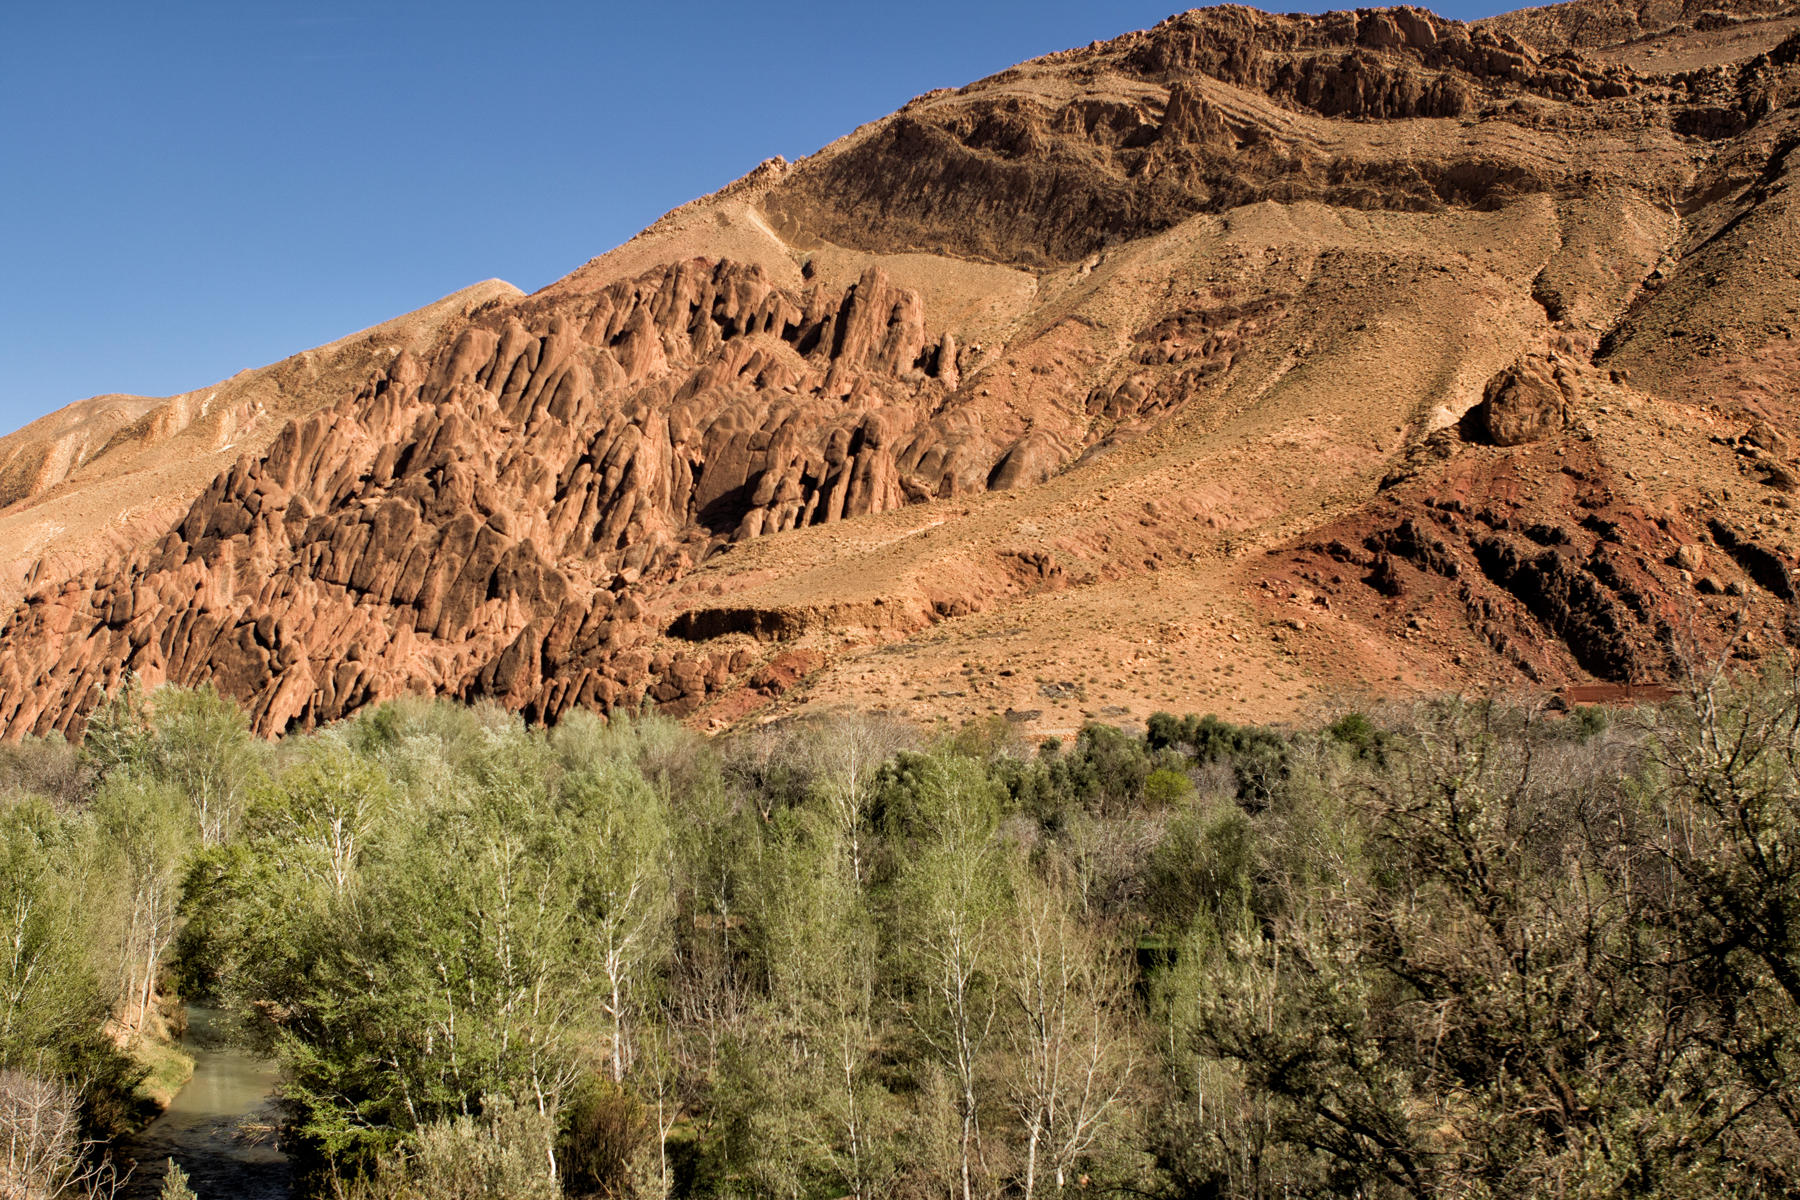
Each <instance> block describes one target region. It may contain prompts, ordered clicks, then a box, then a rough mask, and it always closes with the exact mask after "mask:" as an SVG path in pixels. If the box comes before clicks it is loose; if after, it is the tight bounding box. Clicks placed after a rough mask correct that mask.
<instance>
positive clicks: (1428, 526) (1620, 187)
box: [0, 0, 1800, 734]
mask: <svg viewBox="0 0 1800 1200" xmlns="http://www.w3.org/2000/svg"><path fill="white" fill-rule="evenodd" d="M1797 15H1800V14H1797V13H1796V12H1795V11H1792V10H1786V9H1777V8H1771V7H1767V6H1764V5H1760V4H1757V3H1745V4H1740V5H1739V6H1737V7H1735V8H1732V9H1730V10H1724V9H1715V8H1707V9H1704V10H1701V9H1697V8H1682V7H1678V6H1675V5H1672V4H1663V5H1655V4H1646V5H1644V6H1643V7H1641V8H1634V7H1630V6H1627V5H1624V4H1620V3H1611V2H1607V3H1596V2H1594V0H1577V2H1576V3H1575V4H1570V5H1563V6H1559V7H1557V8H1552V9H1540V10H1529V11H1526V12H1522V13H1517V14H1511V15H1509V16H1506V17H1501V18H1497V19H1495V20H1492V21H1488V22H1483V23H1478V24H1476V25H1464V24H1460V23H1457V22H1453V21H1446V20H1443V19H1441V18H1438V17H1435V16H1433V15H1431V14H1429V13H1427V12H1424V11H1423V10H1419V9H1411V8H1397V9H1382V10H1361V11H1358V12H1355V13H1332V14H1327V15H1324V16H1318V17H1311V16H1272V15H1268V14H1264V13H1261V12H1258V11H1255V10H1252V9H1245V8H1236V7H1226V8H1214V9H1205V10H1196V11H1194V12H1190V13H1187V14H1183V15H1181V16H1177V17H1173V18H1171V19H1170V20H1168V21H1166V22H1164V23H1163V24H1161V25H1159V26H1157V27H1156V28H1154V29H1151V30H1147V31H1144V32H1139V33H1132V34H1127V35H1125V36H1123V37H1120V38H1118V39H1115V40H1113V41H1110V42H1104V43H1096V44H1094V45H1092V46H1089V47H1086V48H1084V49H1080V50H1072V51H1067V52H1063V53H1059V54H1053V55H1050V56H1047V57H1045V58H1042V59H1037V60H1034V61H1032V62H1028V63H1025V64H1022V65H1020V66H1018V67H1015V68H1012V69H1010V70H1008V71H1004V72H1001V73H1000V74H999V75H996V76H993V77H991V78H989V79H985V80H982V81H979V82H977V83H975V84H971V85H970V86H968V87H966V88H961V89H957V90H954V91H942V92H936V93H932V94H929V95H926V96H923V97H920V98H919V99H917V100H915V101H913V102H911V103H910V104H908V105H907V106H906V107H904V108H903V109H901V110H900V111H899V112H897V113H894V114H893V115H891V116H889V117H886V118H883V119H882V120H879V121H876V122H873V123H871V124H870V125H867V126H864V127H863V128H861V129H858V130H856V131H855V132H853V133H851V134H850V135H848V136H846V137H845V138H843V139H841V140H840V141H838V142H836V143H834V144H832V145H831V146H828V147H826V148H825V149H824V150H822V151H820V152H819V153H818V154H816V155H814V156H812V157H811V158H808V159H806V160H805V161H803V162H800V163H797V164H793V165H789V164H786V163H783V162H780V161H779V160H772V161H770V162H768V163H765V164H763V166H761V167H759V168H758V169H757V170H756V171H754V172H752V173H751V174H750V175H748V176H746V177H745V178H744V179H741V180H739V181H738V182H736V183H734V184H732V185H730V186H729V187H727V188H725V189H723V190H722V191H720V192H718V193H716V194H714V195H712V196H710V197H707V198H705V199H703V200H700V201H696V202H695V203H693V204H690V205H687V206H685V207H684V208H682V209H678V210H676V211H675V212H673V213H671V214H669V215H668V216H667V217H665V218H664V219H663V220H662V221H660V222H658V223H657V224H656V225H654V226H652V227H651V228H650V229H648V230H646V231H645V232H644V233H643V234H641V235H639V236H638V237H637V238H635V239H633V240H632V241H631V242H629V243H627V244H626V245H624V246H622V247H620V248H618V249H617V250H614V251H612V252H610V253H608V254H605V255H603V256H601V257H600V258H597V259H595V260H593V261H591V262H589V263H588V264H586V265H585V266H583V267H581V268H580V269H578V270H576V271H575V272H573V273H572V274H571V275H569V276H568V277H566V278H565V279H563V280H561V281H559V282H557V283H556V284H553V285H551V286H550V287H549V288H546V289H544V290H543V291H542V292H540V293H538V294H536V295H533V296H528V297H496V298H494V299H492V300H490V301H489V302H487V303H485V304H483V305H481V306H480V307H478V308H475V309H474V310H473V311H470V312H469V313H468V314H467V315H466V316H464V317H462V318H460V319H458V320H456V321H452V322H447V323H446V324H445V325H444V326H443V331H442V334H441V336H439V337H437V338H435V339H428V340H430V341H432V342H433V344H430V345H427V344H424V343H420V344H417V345H415V346H412V347H409V348H406V349H401V350H398V351H397V352H396V353H393V354H390V355H388V356H386V360H385V361H383V362H381V363H380V367H379V369H378V370H374V371H372V372H367V373H365V374H364V376H363V377H362V378H359V379H358V380H357V381H356V382H355V383H354V384H347V383H346V384H341V385H340V384H338V383H335V382H334V383H332V384H331V385H330V386H324V385H321V386H319V387H317V388H315V389H313V390H312V391H310V392H309V395H313V396H317V397H318V398H319V400H320V405H319V407H317V408H316V411H311V412H310V415H299V416H297V418H296V419H295V420H294V421H293V422H292V423H290V424H288V425H287V426H286V427H285V428H283V429H282V431H281V432H280V433H279V435H277V436H275V437H274V439H273V441H271V442H268V443H267V444H266V446H262V445H259V446H256V447H252V448H249V452H247V453H244V454H242V455H241V457H239V458H238V459H237V460H236V461H235V462H234V463H233V464H232V465H231V466H230V467H229V469H226V470H223V471H222V472H220V473H218V474H217V475H216V476H215V477H213V478H212V480H211V482H210V483H209V484H207V485H206V486H205V487H204V490H202V491H200V492H198V494H195V493H193V492H189V493H187V494H186V495H185V496H184V497H183V499H187V498H189V497H191V503H188V504H187V506H186V509H185V512H183V513H180V514H179V515H177V516H176V517H175V518H174V519H172V520H171V521H170V522H169V523H168V525H167V526H166V528H165V529H163V530H161V531H159V536H158V537H156V538H154V539H148V538H146V539H144V542H143V544H141V545H139V546H136V547H129V546H127V547H121V548H119V549H117V550H115V551H113V552H111V553H109V554H108V555H106V556H105V558H104V561H99V562H85V561H77V560H76V559H75V558H74V557H70V558H66V559H65V558H59V557H57V542H56V540H55V538H51V539H49V541H48V542H47V543H45V545H46V546H47V547H48V548H49V550H50V553H49V554H48V555H45V554H43V553H42V551H39V550H34V551H32V553H36V554H37V555H38V565H37V566H36V567H34V568H33V573H32V575H31V584H30V590H29V591H28V593H27V594H26V595H25V597H24V598H23V600H22V601H21V602H20V603H19V605H18V606H17V607H16V609H14V611H13V612H12V614H11V616H10V617H8V618H6V619H5V624H4V629H3V631H0V729H3V730H5V731H7V732H10V733H13V734H18V733H22V732H26V731H37V732H44V731H47V730H50V729H67V730H71V731H73V730H76V729H78V728H79V727H80V725H81V723H82V721H83V719H84V714H85V713H86V712H87V711H88V710H89V709H90V708H91V706H92V704H93V703H94V702H95V701H96V699H97V697H98V696H99V695H100V693H101V690H102V689H104V688H108V687H111V686H115V685H116V684H117V683H118V682H119V681H120V680H121V679H122V678H123V677H124V675H125V673H126V672H128V671H136V672H138V673H139V674H141V675H142V676H143V677H144V679H145V680H146V681H148V682H152V683H154V682H158V681H161V680H165V679H167V680H175V681H179V682H184V683H197V682H201V681H204V680H212V681H213V682H215V683H216V684H218V686H220V687H222V688H224V689H226V690H228V691H230V692H231V693H232V694H234V695H236V696H238V697H240V698H242V699H243V700H244V701H245V702H246V704H247V705H249V706H250V708H251V710H252V711H253V713H254V714H255V719H256V722H257V724H258V727H259V728H261V729H263V730H265V731H269V732H276V731H280V730H282V729H284V728H288V727H291V726H295V725H301V726H304V725H310V724H314V723H317V722H321V721H327V720H331V719H334V718H336V717H339V716H342V715H344V714H345V713H348V712H350V711H352V710H354V709H355V708H356V707H358V706H359V705H362V704H365V703H368V702H371V701H374V700H377V699H380V698H382V697H386V696H391V695H395V694H398V693H402V692H411V691H436V692H440V693H444V694H449V695H454V696H459V697H464V698H474V697H492V698H494V699H496V700H498V701H500V702H502V703H504V704H507V705H509V706H511V707H514V708H517V709H520V710H523V711H525V712H527V713H528V714H530V715H531V716H533V717H536V718H544V719H553V718H554V717H555V716H556V715H557V714H559V713H561V712H562V711H564V710H566V709H567V708H568V707H569V706H571V705H577V704H579V705H594V706H600V707H608V706H614V705H620V704H627V705H636V704H638V703H641V702H643V701H644V700H646V699H648V700H651V701H654V702H655V703H657V704H659V705H661V706H662V707H663V708H664V709H665V710H667V711H673V712H677V713H681V714H685V715H689V716H691V717H692V718H693V719H694V720H696V721H698V722H701V723H703V724H706V725H708V726H709V727H718V726H723V725H728V724H732V723H735V722H738V721H742V720H745V719H749V718H753V717H761V716H765V715H769V714H774V713H780V712H785V711H790V710H791V709H793V708H795V707H800V706H813V707H820V706H832V705H838V704H848V705H856V706H858V707H864V708H867V707H880V708H884V709H887V710H889V711H892V712H895V713H898V714H902V715H905V716H908V717H910V718H913V719H923V720H929V719H933V718H937V717H949V718H955V719H966V718H969V717H973V716H979V715H981V714H983V713H1004V714H1006V715H1007V716H1008V718H1009V719H1011V720H1013V721H1014V722H1016V723H1018V724H1019V725H1020V726H1022V727H1024V728H1026V729H1028V730H1033V731H1039V732H1044V731H1055V730H1062V729H1067V728H1069V727H1072V726H1074V725H1075V724H1078V723H1079V722H1080V721H1081V720H1082V719H1083V718H1084V717H1085V716H1091V715H1098V716H1106V717H1109V718H1114V719H1118V718H1122V717H1124V716H1126V715H1142V714H1144V713H1147V712H1149V711H1152V710H1154V709H1156V708H1177V709H1184V710H1206V709H1212V710H1216V711H1219V712H1222V713H1227V714H1230V715H1233V716H1237V717H1255V718H1276V717H1282V716H1287V715H1292V714H1294V713H1295V712H1296V711H1297V710H1300V709H1302V708H1305V707H1307V706H1309V705H1314V704H1318V703H1321V702H1323V701H1326V700H1329V699H1330V698H1332V697H1337V696H1341V695H1344V694H1346V693H1360V692H1367V691H1374V692H1381V693H1390V692H1404V691H1412V690H1418V689H1435V688H1443V687H1464V688H1468V687H1486V686H1502V687H1521V686H1523V687H1542V688H1552V687H1564V686H1569V685H1576V686H1581V685H1594V684H1597V683H1598V684H1613V685H1632V684H1651V685H1654V684H1657V683H1661V682H1665V681H1667V680H1669V679H1670V678H1671V677H1672V676H1673V675H1674V674H1676V673H1678V672H1679V671H1681V670H1682V669H1684V665H1686V664H1691V663H1693V662H1695V661H1699V660H1701V659H1703V658H1706V657H1707V656H1711V655H1718V654H1733V655H1736V656H1737V657H1738V658H1739V659H1742V660H1746V661H1753V660H1755V659H1756V658H1758V657H1760V656H1762V655H1764V654H1766V653H1768V652H1770V651H1772V650H1774V649H1775V648H1777V647H1779V646H1780V645H1782V644H1783V643H1784V642H1785V641H1786V640H1787V638H1788V637H1789V635H1790V624H1791V616H1792V606H1793V601H1794V590H1795V589H1794V584H1793V582H1792V577H1791V574H1790V573H1791V571H1792V570H1793V569H1794V568H1795V563H1796V541H1795V537H1796V533H1797V530H1796V528H1795V523H1794V517H1793V509H1792V502H1793V501H1792V494H1793V492H1794V491H1795V489H1796V488H1797V487H1800V482H1797V481H1800V464H1797V463H1796V461H1795V458H1794V453H1795V449H1794V445H1793V443H1792V441H1791V436H1792V432H1791V431H1792V421H1791V418H1792V413H1791V411H1790V407H1789V402H1788V396H1789V395H1790V394H1791V391H1792V378H1793V376H1794V374H1795V372H1796V370H1797V369H1800V355H1797V353H1796V349H1795V345H1794V342H1793V340H1792V339H1793V331H1792V325H1793V323H1794V322H1795V321H1796V319H1800V277H1797V274H1796V270H1797V267H1796V263H1797V262H1800V256H1796V254H1795V248H1796V246H1795V242H1796V224H1795V218H1794V215H1793V214H1792V213H1791V212H1790V204H1791V200H1790V198H1789V194H1788V193H1789V187H1788V171H1789V165H1788V159H1789V157H1790V155H1791V153H1792V150H1793V148H1794V146H1795V145H1797V144H1800V35H1797V31H1800V19H1797ZM334 389H335V392H334ZM124 411H125V414H126V415H125V416H121V417H119V418H116V419H118V420H121V421H123V420H125V419H129V410H124ZM40 424H41V423H40ZM54 425H55V423H54V422H52V426H51V427H47V430H46V431H40V435H38V436H40V437H48V436H50V433H49V430H50V429H53V428H54ZM18 436H20V435H15V437H18ZM65 486H66V485H65ZM169 494H170V495H173V494H175V493H173V492H171V493H169ZM33 503H41V501H38V500H34V499H33V498H31V497H27V498H26V499H25V500H24V501H23V502H20V501H15V502H14V503H13V504H12V505H11V506H10V507H7V508H3V509H0V528H3V527H4V522H6V521H9V520H12V519H14V517H15V516H16V515H17V512H16V510H21V505H22V504H23V506H25V508H24V509H23V511H29V506H30V505H31V504H33ZM7 536H8V543H7V544H8V545H13V546H16V545H18V543H17V542H14V541H11V540H10V535H7Z"/></svg>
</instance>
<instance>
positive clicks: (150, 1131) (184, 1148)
mask: <svg viewBox="0 0 1800 1200" xmlns="http://www.w3.org/2000/svg"><path fill="white" fill-rule="evenodd" d="M182 1049H184V1050H186V1051H187V1052H188V1053H189V1054H191V1055H193V1057H194V1077H193V1079H192V1080H190V1081H189V1082H188V1085H187V1086H186V1087H184V1088H182V1089H181V1091H180V1093H179V1094H178V1095H176V1097H175V1101H174V1103H173V1104H171V1105H169V1108H168V1111H167V1112H165V1113H163V1114H162V1116H160V1117H158V1118H156V1120H154V1121H152V1122H151V1123H150V1124H149V1125H147V1126H145V1127H144V1129H143V1131H142V1132H140V1133H138V1134H137V1135H136V1136H134V1137H131V1138H127V1139H125V1140H124V1141H123V1142H122V1143H121V1144H120V1146H119V1150H120V1152H121V1154H122V1156H123V1157H125V1158H128V1159H135V1160H136V1162H137V1164H138V1165H137V1168H136V1169H135V1170H134V1171H133V1172H132V1174H131V1181H130V1184H129V1185H128V1186H127V1187H126V1189H125V1191H124V1193H123V1195H124V1196H125V1197H127V1198H128V1200H154V1198H155V1196H156V1195H157V1192H158V1191H159V1190H160V1189H161V1187H162V1178H163V1170H164V1166H163V1164H164V1163H165V1162H166V1161H167V1160H168V1159H169V1158H174V1160H175V1161H176V1162H178V1163H180V1164H181V1169H182V1170H184V1171H186V1172H187V1173H188V1182H189V1185H190V1186H191V1187H192V1188H193V1189H194V1192H195V1193H196V1194H197V1195H198V1196H199V1197H200V1200H284V1198H285V1197H287V1196H288V1195H289V1191H290V1186H289V1185H290V1175H289V1170H288V1161H287V1157H286V1156H285V1155H284V1154H282V1153H281V1151H280V1150H279V1149H277V1148H276V1145H275V1127H276V1124H277V1121H276V1114H275V1111H274V1090H275V1080H276V1075H275V1065H274V1064H273V1063H271V1062H268V1061H266V1060H264V1059H260V1058H255V1057H252V1056H251V1055H248V1054H245V1053H244V1052H243V1051H241V1050H238V1049H235V1048H233V1047H231V1046H228V1045H226V1044H225V1042H224V1040H223V1039H222V1038H220V1037H219V1036H218V1016H217V1014H215V1013H213V1012H211V1011H210V1010H208V1009H204V1008H192V1007H190V1008H189V1009H188V1032H187V1036H186V1037H185V1038H183V1039H182Z"/></svg>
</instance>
